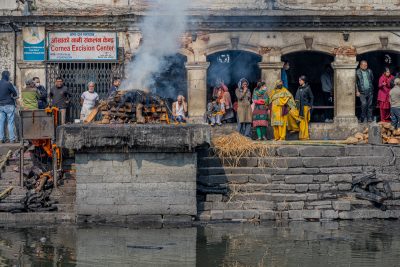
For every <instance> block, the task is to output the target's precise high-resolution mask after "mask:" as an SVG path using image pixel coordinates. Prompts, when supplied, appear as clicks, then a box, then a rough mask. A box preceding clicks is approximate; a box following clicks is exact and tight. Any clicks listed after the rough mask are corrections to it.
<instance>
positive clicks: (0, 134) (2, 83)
mask: <svg viewBox="0 0 400 267" xmlns="http://www.w3.org/2000/svg"><path fill="white" fill-rule="evenodd" d="M9 80H10V72H8V71H3V72H2V73H1V80H0V142H1V143H4V142H5V133H4V127H5V123H6V119H7V128H8V135H9V139H10V143H14V142H15V132H14V116H15V100H14V98H15V97H16V96H17V91H16V90H15V88H14V86H13V85H12V84H11V83H10V82H9Z"/></svg>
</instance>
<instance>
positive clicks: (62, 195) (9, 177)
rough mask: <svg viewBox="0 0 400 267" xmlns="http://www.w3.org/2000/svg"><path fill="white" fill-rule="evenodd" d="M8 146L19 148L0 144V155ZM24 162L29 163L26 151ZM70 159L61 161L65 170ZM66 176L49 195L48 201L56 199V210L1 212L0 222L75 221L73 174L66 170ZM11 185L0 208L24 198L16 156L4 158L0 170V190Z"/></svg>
mask: <svg viewBox="0 0 400 267" xmlns="http://www.w3.org/2000/svg"><path fill="white" fill-rule="evenodd" d="M9 149H11V150H12V151H15V150H17V149H18V146H16V145H12V146H10V145H8V146H6V145H2V146H1V147H0V152H1V154H3V153H4V154H5V153H7V152H5V151H8V150H9ZM24 161H25V162H24V163H25V164H29V162H30V156H29V153H26V154H25V156H24ZM72 162H73V161H72V160H70V159H67V160H65V161H64V166H65V168H66V169H67V170H71V169H72ZM65 175H66V179H64V180H63V181H62V184H61V186H59V187H58V189H53V191H52V194H51V196H50V198H51V200H54V201H56V204H54V205H56V206H57V211H54V212H29V213H14V214H12V213H9V212H0V223H10V222H11V223H13V222H20V221H26V222H31V223H38V222H63V221H65V222H69V221H74V220H75V192H76V185H75V184H76V181H75V178H74V175H73V173H72V174H71V173H66V174H65ZM9 186H13V190H12V192H11V194H10V195H9V196H8V197H7V198H5V199H3V200H2V201H0V209H1V210H4V208H10V207H15V206H17V205H19V204H20V203H21V200H22V199H23V198H24V197H25V195H26V193H27V189H26V188H24V187H21V186H20V181H19V156H17V157H12V158H11V159H9V160H8V161H7V164H6V166H5V167H4V169H3V170H2V171H1V172H0V192H2V191H3V190H5V189H6V188H8V187H9Z"/></svg>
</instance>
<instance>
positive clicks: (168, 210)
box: [57, 124, 210, 222]
mask: <svg viewBox="0 0 400 267" xmlns="http://www.w3.org/2000/svg"><path fill="white" fill-rule="evenodd" d="M57 140H58V145H59V146H61V147H63V148H67V149H72V150H74V151H75V167H76V189H77V190H76V213H77V218H78V221H118V222H134V221H138V220H139V221H140V220H150V221H153V220H154V221H163V222H170V221H178V222H182V221H188V222H190V221H192V220H193V219H194V217H195V215H196V214H197V202H196V171H197V153H196V149H198V148H200V147H208V146H209V144H210V129H209V126H207V125H185V126H174V125H107V126H104V125H94V124H93V125H66V126H61V127H59V128H58V130H57Z"/></svg>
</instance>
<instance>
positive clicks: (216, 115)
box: [207, 96, 225, 126]
mask: <svg viewBox="0 0 400 267" xmlns="http://www.w3.org/2000/svg"><path fill="white" fill-rule="evenodd" d="M224 110H225V107H224V103H223V102H222V101H221V100H218V98H217V97H216V96H213V97H212V100H211V101H210V102H209V103H208V104H207V119H208V122H209V123H210V125H211V126H214V125H215V124H217V125H218V126H221V125H222V123H221V119H222V116H223V115H224Z"/></svg>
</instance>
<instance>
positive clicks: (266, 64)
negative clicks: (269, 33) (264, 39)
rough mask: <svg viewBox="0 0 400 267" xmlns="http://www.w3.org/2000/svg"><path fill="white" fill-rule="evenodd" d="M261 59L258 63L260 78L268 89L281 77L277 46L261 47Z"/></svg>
mask: <svg viewBox="0 0 400 267" xmlns="http://www.w3.org/2000/svg"><path fill="white" fill-rule="evenodd" d="M260 54H261V55H262V61H261V62H260V63H258V66H259V67H260V69H261V79H262V80H263V81H265V82H266V84H267V88H268V89H273V88H274V87H275V82H276V81H277V80H280V79H281V70H282V66H283V62H281V57H282V54H281V51H280V50H279V49H277V48H271V47H261V48H260Z"/></svg>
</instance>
